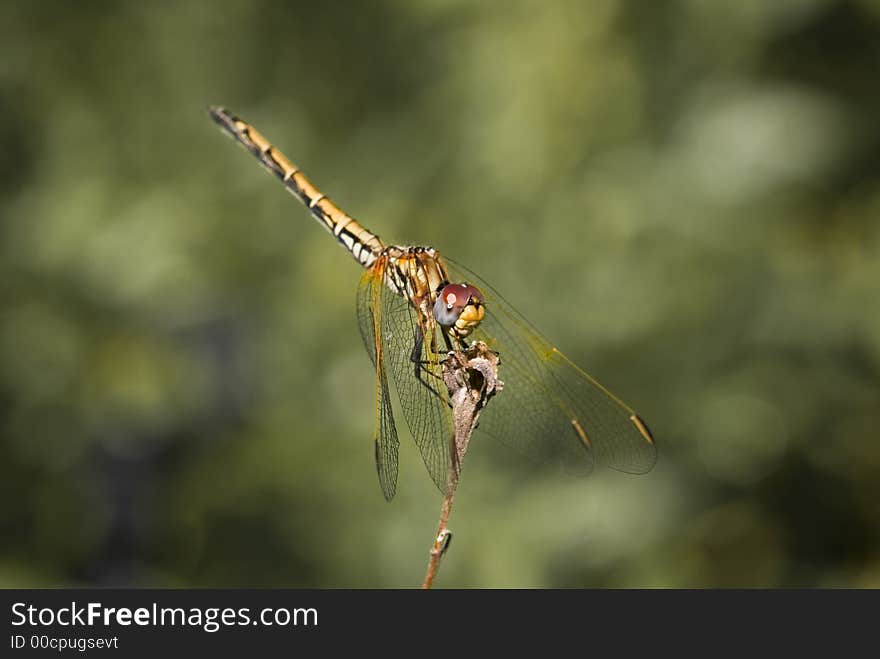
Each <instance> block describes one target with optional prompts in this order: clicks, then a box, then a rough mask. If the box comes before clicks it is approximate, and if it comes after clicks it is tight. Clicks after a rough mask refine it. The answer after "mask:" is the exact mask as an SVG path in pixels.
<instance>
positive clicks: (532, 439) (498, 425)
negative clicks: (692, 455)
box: [445, 258, 657, 475]
mask: <svg viewBox="0 0 880 659" xmlns="http://www.w3.org/2000/svg"><path fill="white" fill-rule="evenodd" d="M445 261H446V263H447V267H448V270H449V275H450V278H451V280H453V281H457V282H458V281H464V282H467V283H470V284H473V285H475V286H477V287H478V288H480V290H482V291H483V294H484V296H485V298H486V300H485V303H486V316H485V318H484V319H483V321H482V323H480V326H479V327H478V328H477V330H476V331H475V332H474V333H473V335H472V338H473V339H477V340H482V341H485V342H486V343H487V344H488V345H489V346H490V348H492V349H493V350H495V351H497V352H498V353H499V356H500V364H499V369H498V376H499V378H500V379H501V380H502V381H503V382H504V389H503V390H502V391H501V392H500V393H499V395H498V396H496V397H495V398H494V399H493V400H492V402H491V403H490V404H489V405H488V407H487V408H486V410H485V411H484V413H483V416H482V417H481V418H480V425H479V426H478V430H480V431H482V432H485V433H487V434H489V435H492V436H493V437H495V438H496V439H498V440H500V441H501V442H503V443H505V444H508V445H510V446H512V447H513V448H515V449H517V450H519V451H521V452H522V453H525V454H526V455H528V456H530V457H532V458H534V459H537V460H541V461H552V462H556V463H559V464H561V465H562V467H563V468H564V470H565V471H567V472H569V473H573V474H579V475H584V474H587V473H589V472H590V471H591V470H592V468H593V465H594V462H597V463H599V464H602V465H605V466H608V467H611V468H612V469H617V470H619V471H624V472H628V473H634V474H642V473H645V472H647V471H650V470H651V468H652V467H653V466H654V463H655V462H656V460H657V451H656V448H655V446H654V442H653V439H652V438H651V435H650V431H649V430H648V428H647V426H646V425H645V423H644V422H643V421H642V420H641V419H640V418H639V417H638V415H637V414H636V413H635V412H634V411H633V410H632V409H631V408H630V407H629V406H627V405H626V404H625V403H624V402H622V401H621V400H620V399H619V398H617V397H616V396H615V395H614V394H612V393H611V392H609V391H608V390H607V389H606V388H605V387H603V386H602V385H601V384H599V383H598V382H597V381H596V380H595V379H593V378H592V377H591V376H590V375H589V374H587V373H586V372H585V371H583V370H581V369H580V368H578V367H577V366H576V365H575V364H574V363H572V362H571V361H570V360H569V359H568V358H567V357H566V356H565V355H563V354H562V353H561V352H559V351H558V350H557V349H556V348H555V347H553V345H552V344H550V343H549V342H548V341H547V340H546V339H545V338H544V337H543V336H541V335H540V333H538V331H537V330H536V329H535V328H534V327H533V326H532V325H531V324H530V323H529V322H528V321H527V320H526V319H525V318H524V317H523V316H522V315H521V314H520V313H519V312H517V311H516V309H514V308H513V307H512V306H511V305H510V304H509V303H508V302H507V301H506V300H505V299H504V298H503V297H502V296H501V295H500V294H498V292H497V291H495V289H494V288H492V287H491V286H490V285H489V284H487V283H486V282H484V281H483V280H482V279H481V278H480V277H479V276H477V275H476V274H475V273H473V272H472V271H470V270H469V269H467V268H465V267H464V266H461V265H459V264H457V263H455V262H454V261H451V260H450V259H448V258H446V259H445Z"/></svg>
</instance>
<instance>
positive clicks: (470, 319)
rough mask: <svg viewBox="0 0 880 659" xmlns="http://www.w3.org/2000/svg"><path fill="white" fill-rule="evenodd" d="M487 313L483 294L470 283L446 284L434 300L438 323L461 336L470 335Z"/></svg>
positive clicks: (435, 315) (435, 316)
mask: <svg viewBox="0 0 880 659" xmlns="http://www.w3.org/2000/svg"><path fill="white" fill-rule="evenodd" d="M485 315H486V307H485V306H484V305H483V294H482V293H481V292H480V289H479V288H477V287H476V286H471V285H469V284H446V285H445V286H443V287H441V288H440V292H439V293H438V294H437V301H436V302H434V318H435V319H436V320H437V323H438V324H439V325H440V326H441V327H444V328H446V329H449V330H450V331H451V332H452V333H453V334H455V336H457V337H459V338H464V337H466V336H467V335H469V334H470V333H471V332H472V331H473V330H474V329H475V328H476V327H477V325H479V324H480V321H481V320H483V316H485Z"/></svg>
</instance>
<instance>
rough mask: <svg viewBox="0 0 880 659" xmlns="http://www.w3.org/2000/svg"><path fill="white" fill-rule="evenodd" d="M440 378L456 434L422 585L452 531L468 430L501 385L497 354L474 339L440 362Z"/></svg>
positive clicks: (428, 584)
mask: <svg viewBox="0 0 880 659" xmlns="http://www.w3.org/2000/svg"><path fill="white" fill-rule="evenodd" d="M443 381H444V382H445V383H446V388H447V390H448V391H449V401H450V403H451V404H452V416H453V420H454V427H455V436H454V438H453V442H454V445H455V452H454V454H453V464H452V468H451V469H450V470H449V486H448V488H447V493H446V497H445V498H444V499H443V507H442V508H441V509H440V527H439V529H438V531H437V536H436V538H435V540H434V545H433V547H432V548H431V558H430V560H429V562H428V571H427V574H426V575H425V582H424V583H423V584H422V588H430V587H431V584H432V583H433V581H434V576H435V575H436V574H437V568H438V567H439V565H440V559H441V558H442V557H443V555H444V554H445V553H446V550H447V549H448V548H449V543H450V541H451V540H452V533H451V532H450V531H449V529H448V528H447V527H446V524H447V523H448V521H449V513H450V511H451V509H452V497H453V496H454V495H455V488H456V487H457V486H458V479H459V477H460V476H461V465H462V462H463V461H464V456H465V453H467V449H468V444H469V443H470V439H471V433H473V431H474V428H476V427H477V422H478V421H479V419H480V413H481V412H482V411H483V409H485V407H486V405H487V404H488V403H489V401H490V400H491V399H492V397H493V396H495V394H497V393H498V392H499V391H501V389H502V388H503V386H504V383H503V382H502V381H501V380H499V379H498V355H497V354H496V353H495V352H492V351H491V350H489V348H488V346H486V344H485V343H483V342H482V341H477V342H475V343H474V344H473V345H471V346H470V347H469V348H467V349H466V350H463V351H457V350H454V351H452V352H450V353H449V355H448V357H447V359H446V360H445V361H444V362H443Z"/></svg>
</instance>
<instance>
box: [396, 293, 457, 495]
mask: <svg viewBox="0 0 880 659" xmlns="http://www.w3.org/2000/svg"><path fill="white" fill-rule="evenodd" d="M401 293H402V292H401ZM401 293H396V292H394V291H392V290H391V289H390V288H389V287H388V286H384V287H383V288H382V291H381V293H380V295H379V298H380V301H379V306H381V314H382V335H381V341H382V344H383V346H384V348H383V349H384V352H385V357H386V359H387V364H388V370H389V371H391V375H392V378H393V380H394V386H395V388H396V389H397V396H398V399H399V400H400V407H401V409H402V410H403V417H404V418H405V419H406V423H407V425H408V426H409V429H410V432H411V433H412V436H413V439H414V440H415V443H416V445H417V446H418V448H419V452H420V453H421V455H422V461H423V462H424V463H425V467H426V468H427V470H428V474H430V476H431V479H432V480H433V481H434V483H435V484H436V485H437V487H438V488H439V489H440V491H441V492H443V493H446V491H447V488H448V487H449V476H450V468H451V465H452V447H453V438H454V430H453V423H452V412H451V410H450V407H449V402H448V400H449V397H448V393H447V391H446V385H445V384H444V383H443V375H442V361H441V357H440V356H439V355H438V354H437V352H436V351H435V350H433V349H432V345H433V344H434V342H435V340H436V341H440V342H441V345H442V339H441V338H440V337H436V339H435V337H433V336H432V332H433V331H434V329H433V328H434V325H433V324H432V325H431V326H430V327H426V326H425V325H424V322H423V321H422V320H421V319H420V316H419V314H418V313H417V312H416V310H415V308H414V307H413V305H412V304H411V303H410V302H409V300H408V299H407V298H406V297H405V296H404V295H402V294H401Z"/></svg>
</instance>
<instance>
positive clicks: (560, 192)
mask: <svg viewBox="0 0 880 659" xmlns="http://www.w3.org/2000/svg"><path fill="white" fill-rule="evenodd" d="M0 53H2V58H0V112H2V122H0V145H2V148H0V218H2V222H0V231H2V247H0V249H2V252H0V282H2V283H0V286H2V291H3V294H2V298H0V305H2V307H0V314H2V322H0V410H2V413H0V423H2V440H0V495H2V499H0V537H2V541H0V584H2V585H3V586H56V585H117V586H119V585H136V586H170V587H178V586H290V587H300V586H302V587H306V586H314V587H386V586H398V587H400V586H416V585H418V584H419V583H421V579H422V576H423V574H424V568H425V565H426V559H427V551H428V548H429V546H430V543H431V540H432V537H433V534H434V533H435V528H436V523H437V515H438V511H439V505H440V495H439V494H438V492H437V491H436V489H435V488H434V487H433V485H432V484H431V482H430V479H429V478H428V476H427V474H426V473H425V470H424V468H423V466H422V465H421V462H420V459H419V457H418V453H417V451H416V449H415V447H414V445H413V444H412V441H411V439H410V437H409V435H408V433H407V432H406V430H404V429H403V428H401V431H402V438H401V439H402V444H401V447H402V448H401V453H402V455H401V476H400V486H399V492H398V496H397V498H396V499H395V500H394V501H393V503H392V504H390V505H389V504H386V503H385V501H384V500H383V498H382V495H381V492H380V489H379V485H378V482H377V479H376V474H375V469H374V466H373V457H372V451H373V446H372V440H371V436H372V430H373V376H372V375H371V372H370V365H369V360H368V358H367V356H366V354H365V353H364V351H363V347H362V345H361V340H360V337H359V336H358V333H357V324H356V320H355V309H354V294H355V288H356V284H357V280H358V276H359V271H358V267H357V265H356V264H355V263H354V261H352V260H351V259H350V258H349V257H348V256H347V255H346V254H345V253H344V252H343V251H342V250H341V249H340V248H339V247H337V246H335V245H334V244H333V241H332V240H331V239H330V238H329V237H328V235H327V234H326V232H324V231H323V230H322V229H321V228H320V227H319V226H318V225H317V224H316V223H315V222H314V221H313V220H312V219H311V218H310V216H309V215H308V213H307V212H306V211H305V210H303V209H302V208H301V207H300V206H299V205H298V203H297V202H296V201H295V200H294V199H293V198H291V197H290V196H289V195H287V194H286V193H285V192H284V191H283V190H282V189H281V187H280V186H279V185H278V183H277V182H276V181H274V180H273V179H272V178H271V177H270V176H268V175H267V174H266V173H265V172H263V171H262V170H261V169H260V168H259V167H258V166H257V165H256V164H255V162H254V161H253V160H252V159H251V158H250V157H249V156H248V155H247V154H246V153H244V152H243V151H242V150H241V149H239V148H237V147H236V146H235V145H234V144H233V143H232V142H231V141H230V140H228V139H226V138H225V137H223V136H222V135H221V134H220V132H219V131H218V130H217V129H216V128H215V126H214V125H213V124H212V123H211V122H210V121H209V119H208V117H207V115H206V113H205V108H206V106H207V105H208V104H222V105H226V106H227V107H229V108H230V109H232V110H233V111H234V112H236V113H237V114H240V115H241V116H242V117H244V118H246V119H247V120H249V121H250V122H252V123H254V124H255V125H256V126H257V127H258V128H259V129H260V130H261V131H262V132H264V133H265V134H266V135H267V136H268V137H269V138H270V139H271V140H273V141H274V142H275V143H276V144H277V145H278V146H279V147H280V148H282V149H283V150H284V151H285V152H286V153H287V154H288V155H289V156H290V157H291V158H292V159H293V160H294V161H295V162H296V163H297V164H299V165H300V166H302V167H303V169H304V170H305V171H306V172H307V173H308V174H309V175H310V176H311V177H312V179H313V180H314V181H315V182H316V183H317V184H318V186H319V187H321V188H322V189H323V190H324V191H325V192H327V193H328V194H329V195H331V196H332V197H333V198H334V199H335V200H336V201H337V202H338V203H339V204H340V205H341V206H342V207H343V208H345V209H347V210H348V211H349V212H351V213H352V214H353V215H354V216H356V217H357V218H359V219H360V220H361V221H362V222H363V223H364V224H365V225H366V226H368V227H370V228H371V229H373V230H374V231H376V232H377V233H378V234H379V235H381V236H382V237H383V238H385V239H386V240H388V241H390V242H401V243H414V244H429V245H433V246H435V247H437V248H438V249H439V250H440V251H441V252H442V253H446V254H449V255H451V256H453V257H455V258H456V259H457V260H458V261H460V262H462V263H465V264H467V265H469V266H470V267H471V268H473V269H474V270H476V271H478V272H479V273H480V274H482V276H483V277H485V278H486V279H487V280H489V281H490V282H492V283H493V284H494V285H495V286H496V287H497V288H498V289H500V290H501V291H502V292H504V293H505V294H506V296H507V297H508V299H509V300H510V301H511V302H513V303H514V304H515V305H516V306H517V307H519V308H520V309H521V310H522V311H523V312H524V313H525V314H526V315H527V316H528V317H529V318H531V319H532V320H533V322H535V323H536V324H537V325H538V326H539V327H540V328H541V329H542V330H543V332H544V333H545V334H546V335H547V336H548V337H550V338H551V339H552V340H553V341H554V342H555V343H556V344H557V345H559V346H560V347H561V349H562V350H564V351H565V352H567V353H568V354H569V355H570V356H571V357H572V358H573V359H574V360H575V361H576V362H578V363H580V364H582V365H584V367H585V368H587V370H589V371H590V372H591V373H593V374H594V375H596V376H597V377H598V378H599V379H600V380H602V381H603V382H605V383H606V384H607V385H608V386H609V387H610V388H612V389H613V390H614V391H616V392H618V393H620V394H621V396H622V397H624V398H625V399H626V400H627V401H628V402H630V403H631V404H632V405H633V406H634V407H635V408H637V409H638V410H639V411H640V413H641V414H642V415H643V416H644V418H645V419H646V420H647V421H648V422H649V423H650V425H651V427H652V430H653V432H654V434H655V436H656V438H657V441H658V445H659V447H660V459H659V462H658V464H657V467H656V468H655V469H654V471H653V472H651V473H650V474H648V475H647V476H641V477H632V476H627V475H625V474H618V473H614V472H608V471H601V472H596V473H595V474H594V475H593V476H592V477H590V478H588V479H573V478H565V477H561V476H558V475H556V474H553V473H549V472H548V471H547V470H544V469H540V468H537V467H535V466H534V465H533V464H531V463H529V462H528V461H525V460H523V459H521V458H520V457H519V456H517V455H516V454H514V453H512V452H511V451H509V450H508V449H507V448H505V447H504V446H501V445H498V444H496V443H494V442H492V441H489V440H486V441H481V442H476V441H475V442H474V444H472V447H471V451H470V454H469V456H468V462H467V463H466V465H465V471H464V476H463V481H462V485H461V487H460V490H459V493H458V496H457V500H456V507H455V510H454V512H453V518H452V523H451V528H452V529H453V531H454V532H455V536H456V539H455V542H454V543H453V546H452V549H451V551H450V553H449V554H448V556H447V558H446V560H445V562H444V564H443V566H442V569H441V572H440V575H439V577H438V580H437V585H438V586H459V587H471V586H475V587H534V586H540V587H580V586H626V587H629V586H645V587H713V586H814V585H815V586H857V587H859V586H875V587H876V586H880V505H878V501H880V444H878V440H880V437H878V432H877V428H878V427H880V304H878V302H880V295H878V292H880V122H878V117H880V85H878V80H880V2H877V1H876V0H850V1H843V0H841V1H834V0H778V1H774V2H763V1H760V0H749V1H745V2H743V1H733V0H731V1H729V2H720V1H719V2H704V1H703V0H690V1H685V0H679V1H674V2H664V3H649V2H638V1H636V0H597V1H595V2H548V3H544V2H537V1H534V2H527V1H519V2H518V1H507V2H497V3H494V2H491V3H490V2H486V3H474V2H467V1H465V0H431V1H424V2H402V1H401V2H359V3H341V2H339V3H337V2H327V3H320V2H309V3H294V2H285V3H281V2H274V3H273V2H254V1H253V0H241V1H238V2H223V3H217V2H214V3H209V2H198V3H197V2H175V3H170V2H169V3H165V2H157V3H119V2H95V3H61V2H58V3H52V2H40V3H36V2H33V3H32V2H18V1H12V2H4V3H2V4H0Z"/></svg>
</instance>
